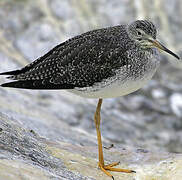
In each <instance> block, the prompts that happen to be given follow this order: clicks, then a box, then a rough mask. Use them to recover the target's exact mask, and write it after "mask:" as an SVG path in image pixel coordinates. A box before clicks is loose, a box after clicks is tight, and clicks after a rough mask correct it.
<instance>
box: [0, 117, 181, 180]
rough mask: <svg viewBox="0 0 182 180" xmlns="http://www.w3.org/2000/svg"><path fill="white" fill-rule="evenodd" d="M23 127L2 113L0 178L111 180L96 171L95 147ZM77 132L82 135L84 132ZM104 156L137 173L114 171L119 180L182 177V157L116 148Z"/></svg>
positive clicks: (107, 150)
mask: <svg viewBox="0 0 182 180" xmlns="http://www.w3.org/2000/svg"><path fill="white" fill-rule="evenodd" d="M24 127H25V126H24V124H21V123H19V122H18V120H17V119H11V118H9V117H8V116H5V115H3V114H0V152H1V153H0V179H6V180H13V179H22V178H23V179H26V180H37V179H45V180H46V179H47V180H48V179H55V180H56V179H57V180H58V179H60V180H64V179H65V180H75V179H77V180H97V179H98V180H102V179H103V180H106V179H108V180H109V179H110V178H109V177H107V176H106V175H105V174H103V172H101V171H100V170H99V169H98V168H97V161H98V160H97V147H96V146H83V145H80V143H82V141H81V140H80V138H79V137H78V136H77V137H76V139H75V143H74V144H73V143H72V144H70V143H66V142H64V141H57V142H56V141H55V140H47V139H45V138H42V137H40V136H39V135H38V134H37V133H36V131H33V130H31V129H25V128H24ZM59 130H60V131H62V130H63V127H62V128H60V129H59ZM71 131H72V130H70V132H71ZM77 133H78V134H79V136H82V133H81V132H77ZM89 138H90V139H93V140H94V141H96V139H95V138H93V137H89ZM104 155H105V161H106V162H107V163H110V162H113V161H120V165H118V167H120V168H130V169H133V170H135V171H136V173H132V174H125V173H117V172H112V174H113V176H114V177H115V178H116V179H118V180H137V179H140V180H146V179H151V178H153V179H161V180H171V179H175V180H178V179H181V178H182V174H181V171H182V155H180V154H178V155H176V154H169V153H162V152H161V153H155V152H149V151H147V150H144V149H136V150H135V149H131V148H125V149H123V148H119V147H116V148H115V147H113V148H111V149H104Z"/></svg>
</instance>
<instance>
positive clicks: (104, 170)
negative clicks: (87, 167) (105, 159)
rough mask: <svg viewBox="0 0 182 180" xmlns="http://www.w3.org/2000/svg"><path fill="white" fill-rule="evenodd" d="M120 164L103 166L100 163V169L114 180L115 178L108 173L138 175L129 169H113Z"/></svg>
mask: <svg viewBox="0 0 182 180" xmlns="http://www.w3.org/2000/svg"><path fill="white" fill-rule="evenodd" d="M119 163H120V162H114V163H112V164H108V165H102V164H101V163H98V166H99V168H100V169H101V170H102V171H103V172H104V173H105V174H106V175H108V176H109V177H111V178H112V179H113V180H114V177H113V176H112V175H111V173H110V172H108V171H115V172H124V173H136V172H135V171H133V170H129V169H120V168H113V167H114V166H117V165H118V164H119Z"/></svg>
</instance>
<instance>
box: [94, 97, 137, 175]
mask: <svg viewBox="0 0 182 180" xmlns="http://www.w3.org/2000/svg"><path fill="white" fill-rule="evenodd" d="M101 105H102V99H99V101H98V104H97V109H96V112H95V116H94V121H95V127H96V131H97V141H98V150H99V163H98V166H99V168H100V169H101V170H102V171H103V172H104V173H105V174H107V175H108V176H110V177H111V178H112V179H114V177H113V176H112V175H111V173H110V172H108V171H117V172H125V173H132V172H135V171H132V170H129V169H120V168H113V167H114V166H117V165H118V164H119V162H114V163H112V164H109V165H105V164H104V156H103V149H102V139H101V132H100V120H101V118H100V111H101Z"/></svg>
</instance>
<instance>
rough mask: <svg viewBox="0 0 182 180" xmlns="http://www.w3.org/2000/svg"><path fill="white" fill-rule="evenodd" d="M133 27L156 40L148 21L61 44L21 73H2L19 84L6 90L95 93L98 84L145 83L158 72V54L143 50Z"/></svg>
mask: <svg viewBox="0 0 182 180" xmlns="http://www.w3.org/2000/svg"><path fill="white" fill-rule="evenodd" d="M133 26H135V27H134V28H137V26H139V27H140V28H141V29H142V30H143V31H144V32H146V33H147V34H149V35H151V36H152V37H153V38H156V29H155V26H154V25H153V24H152V23H151V22H149V21H135V23H133V24H131V25H130V26H128V25H120V26H114V27H108V28H103V29H97V30H93V31H89V32H86V33H84V34H81V35H79V36H76V37H74V38H72V39H69V40H67V41H65V42H63V43H61V44H60V45H58V46H56V47H55V48H53V49H52V50H51V51H49V52H48V53H47V54H45V55H44V56H42V57H40V58H39V59H37V60H35V61H34V62H32V63H31V64H29V65H27V66H25V67H24V68H22V69H21V70H16V71H11V72H6V73H2V74H7V75H11V76H10V77H9V78H10V79H13V80H16V81H14V82H10V83H6V84H4V85H3V86H7V87H15V88H27V89H76V90H78V91H84V90H90V87H91V88H92V87H97V88H95V90H93V91H96V89H97V90H99V89H98V87H99V84H100V86H103V87H105V85H106V86H107V85H108V84H109V83H108V82H107V81H112V79H114V80H113V81H115V80H117V79H119V78H120V82H122V81H124V80H128V79H131V80H135V79H142V78H143V77H144V75H145V73H147V72H148V71H149V70H150V69H151V68H153V69H156V68H157V63H156V61H155V62H152V64H151V62H150V59H155V58H154V57H157V54H156V51H155V49H151V48H149V49H146V50H145V51H143V50H141V48H140V46H139V45H138V44H137V43H136V42H135V41H134V40H133V39H132V38H131V37H130V34H129V33H128V30H127V29H128V28H132V27H133ZM150 66H151V67H150ZM153 66H155V67H153ZM122 78H123V79H122ZM104 84H105V85H104ZM110 84H111V83H110ZM121 85H122V84H121ZM73 92H74V91H73Z"/></svg>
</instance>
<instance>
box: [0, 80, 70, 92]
mask: <svg viewBox="0 0 182 180" xmlns="http://www.w3.org/2000/svg"><path fill="white" fill-rule="evenodd" d="M0 86H2V87H10V88H21V89H37V90H38V89H39V90H41V89H44V90H46V89H47V90H49V89H50V90H51V89H73V88H74V86H73V85H69V84H52V83H46V82H44V83H43V81H42V80H28V81H12V82H9V83H4V84H1V85H0Z"/></svg>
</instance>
